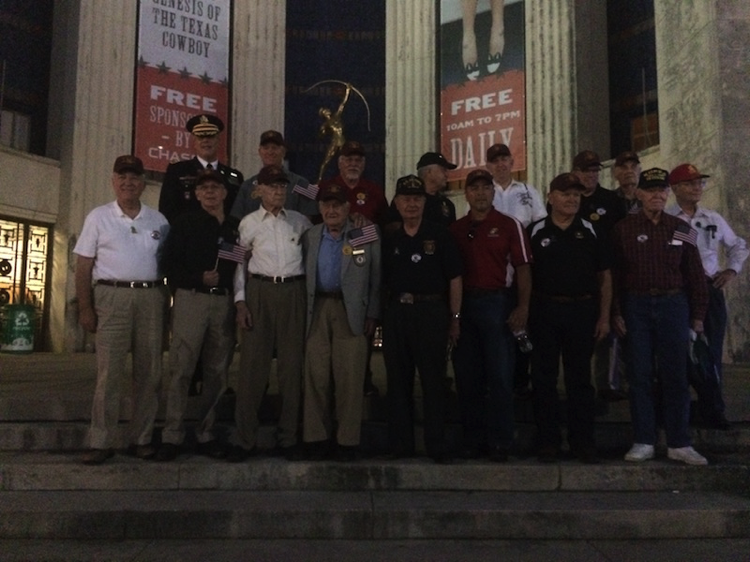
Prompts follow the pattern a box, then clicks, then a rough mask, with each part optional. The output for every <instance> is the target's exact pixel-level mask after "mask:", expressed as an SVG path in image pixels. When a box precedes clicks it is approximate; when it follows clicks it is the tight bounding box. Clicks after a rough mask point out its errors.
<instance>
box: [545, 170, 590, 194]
mask: <svg viewBox="0 0 750 562" xmlns="http://www.w3.org/2000/svg"><path fill="white" fill-rule="evenodd" d="M569 189H578V190H580V191H586V187H585V186H584V185H583V184H582V183H581V180H579V179H578V176H576V175H575V174H571V173H570V172H567V173H565V174H560V175H559V176H557V177H556V178H555V179H553V180H552V181H551V182H550V184H549V190H550V191H568V190H569Z"/></svg>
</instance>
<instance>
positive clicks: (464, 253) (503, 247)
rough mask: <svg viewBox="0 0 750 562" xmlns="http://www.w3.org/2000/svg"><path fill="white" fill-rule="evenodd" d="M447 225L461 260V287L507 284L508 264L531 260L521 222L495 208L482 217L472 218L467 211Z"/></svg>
mask: <svg viewBox="0 0 750 562" xmlns="http://www.w3.org/2000/svg"><path fill="white" fill-rule="evenodd" d="M449 228H450V231H451V234H453V237H454V239H455V240H456V243H457V244H458V249H459V250H460V252H461V258H462V259H463V262H464V278H463V286H464V287H465V288H469V289H500V288H507V287H510V286H511V284H512V283H513V278H512V276H511V275H509V274H508V264H509V263H510V264H511V265H512V266H513V267H518V266H520V265H524V264H527V263H531V261H532V258H531V246H530V244H529V239H528V236H527V234H526V231H525V230H524V228H523V225H522V224H521V223H520V222H519V221H518V220H516V219H514V218H513V217H511V216H508V215H504V214H502V213H500V212H499V211H496V210H495V209H492V210H491V211H490V213H489V214H488V215H487V218H485V219H484V220H483V221H474V220H473V219H472V218H471V214H469V215H467V216H465V217H463V218H461V219H459V220H457V221H456V222H454V223H453V224H452V225H450V227H449Z"/></svg>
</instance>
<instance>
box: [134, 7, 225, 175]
mask: <svg viewBox="0 0 750 562" xmlns="http://www.w3.org/2000/svg"><path fill="white" fill-rule="evenodd" d="M230 12H231V0H140V17H139V30H138V68H137V72H136V103H135V112H136V115H135V154H136V156H138V157H140V158H141V159H142V160H143V164H144V166H145V167H146V169H147V170H151V171H156V172H163V171H164V170H165V169H166V167H167V165H168V164H169V163H170V162H177V161H178V160H186V159H189V158H191V157H192V156H193V149H192V140H191V135H190V133H188V132H187V131H186V130H185V122H186V121H187V120H188V119H190V118H191V117H193V116H194V115H197V114H200V113H210V114H213V115H217V116H218V117H219V118H220V119H221V120H222V121H224V123H225V124H226V123H228V122H229V115H228V110H229V78H230V76H229V36H230V19H231V18H230ZM227 145H228V143H226V142H225V143H221V145H220V148H219V160H221V161H223V162H226V161H227V160H228V159H227V154H226V146H227Z"/></svg>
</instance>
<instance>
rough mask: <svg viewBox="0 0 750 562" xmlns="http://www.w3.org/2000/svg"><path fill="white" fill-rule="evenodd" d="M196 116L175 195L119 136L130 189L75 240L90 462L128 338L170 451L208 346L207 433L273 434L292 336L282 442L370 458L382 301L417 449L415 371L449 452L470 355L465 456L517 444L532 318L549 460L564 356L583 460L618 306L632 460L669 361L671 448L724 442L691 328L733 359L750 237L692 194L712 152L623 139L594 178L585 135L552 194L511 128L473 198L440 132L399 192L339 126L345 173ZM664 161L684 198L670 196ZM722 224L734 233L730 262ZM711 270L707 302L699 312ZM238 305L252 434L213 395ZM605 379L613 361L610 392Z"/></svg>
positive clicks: (665, 396) (395, 390)
mask: <svg viewBox="0 0 750 562" xmlns="http://www.w3.org/2000/svg"><path fill="white" fill-rule="evenodd" d="M186 127H187V129H188V130H189V131H190V132H191V133H192V134H193V135H194V138H195V143H194V146H195V151H196V157H195V158H193V159H192V160H189V161H185V162H179V163H175V164H171V165H170V166H169V168H168V169H167V172H166V174H165V179H164V184H163V186H162V191H161V196H160V203H159V207H160V211H161V213H159V212H156V211H155V210H152V209H150V208H148V207H147V206H146V205H144V204H142V203H141V202H140V195H141V194H142V192H143V189H144V187H145V184H144V179H143V174H144V170H143V164H142V163H141V161H140V160H139V159H138V158H136V157H134V156H121V157H119V158H118V159H117V160H116V161H115V166H114V170H113V176H112V183H113V187H114V191H115V196H116V201H115V202H113V203H110V204H108V205H105V206H103V207H99V208H97V209H95V210H94V211H92V212H91V213H90V214H89V216H88V217H87V218H86V221H85V224H84V228H83V231H82V233H81V237H80V239H79V241H78V244H77V245H76V248H75V250H74V251H75V253H76V254H77V255H78V263H77V270H76V292H77V298H78V306H79V315H80V323H81V325H82V326H83V327H84V328H85V329H86V330H88V331H92V332H93V331H95V332H96V347H97V363H98V378H97V388H96V393H95V397H94V406H93V410H92V424H91V432H90V441H91V450H90V451H89V452H88V453H87V454H86V456H85V457H84V462H86V463H89V464H100V463H102V462H104V461H106V460H107V459H108V458H109V457H111V456H112V454H113V449H114V442H115V435H114V433H115V429H116V424H117V421H118V419H119V404H120V390H121V387H122V383H123V381H124V379H125V369H124V365H125V359H126V355H127V353H128V351H129V350H131V351H132V353H133V386H134V400H133V404H134V411H133V414H132V421H131V426H132V435H131V437H130V439H131V443H132V449H133V453H134V454H135V455H136V456H138V457H140V458H152V457H155V458H156V459H157V460H160V461H171V460H173V459H175V458H176V457H177V456H178V455H179V454H180V452H181V450H182V448H183V447H184V446H185V439H186V432H185V427H184V418H185V414H186V408H187V404H188V394H189V388H190V385H191V379H192V378H193V376H194V372H195V371H196V368H197V369H198V370H200V371H201V373H202V379H203V381H202V391H201V393H200V396H199V398H198V400H197V403H198V409H197V412H196V414H197V417H198V420H199V421H198V424H197V426H196V428H195V440H196V446H195V450H196V452H198V453H199V454H205V455H208V456H210V457H212V458H226V459H227V460H229V461H232V462H241V461H244V460H246V459H248V458H250V457H251V456H253V455H255V454H256V453H257V451H258V445H257V442H258V428H259V413H260V407H261V403H262V400H263V397H264V395H265V393H266V391H267V388H268V384H269V377H270V374H271V372H272V364H273V359H274V358H276V362H275V365H276V378H277V380H278V392H279V397H280V403H281V406H280V415H279V420H278V430H277V435H276V443H277V447H276V452H277V453H278V454H280V455H283V456H285V457H286V458H287V459H289V460H296V459H299V458H302V457H303V456H307V457H310V458H328V457H329V456H335V457H336V458H339V459H341V460H353V459H355V458H356V457H357V448H358V445H359V442H360V425H361V419H362V408H363V394H366V393H368V392H372V389H373V385H372V382H371V380H368V372H369V368H368V367H369V353H370V350H371V338H372V335H373V333H374V331H375V328H376V325H377V324H378V322H379V321H380V320H381V318H382V326H383V355H384V360H385V365H386V371H387V402H388V430H389V431H388V438H389V449H390V454H391V455H392V456H394V457H404V456H411V455H413V454H414V453H415V439H414V428H413V411H414V405H413V386H414V380H415V375H416V372H418V373H419V379H420V382H421V385H422V390H423V401H424V428H425V433H424V440H425V449H426V452H427V454H428V455H429V456H430V457H431V458H432V459H433V460H434V461H435V462H438V463H445V462H450V461H451V460H452V457H453V456H454V454H455V453H456V451H453V450H451V449H450V448H449V447H448V445H447V442H446V439H445V411H446V403H447V388H446V384H445V381H446V363H447V361H448V358H449V357H451V356H452V360H453V366H454V371H455V379H456V390H457V394H458V399H459V405H460V409H461V416H462V423H463V429H464V443H463V447H462V450H461V451H460V454H461V456H463V457H466V458H479V457H482V456H486V457H488V458H489V459H490V460H492V461H496V462H503V461H506V460H507V459H508V457H509V455H510V454H511V451H512V447H513V439H514V414H513V389H514V370H515V367H514V365H515V364H516V356H519V355H520V356H523V354H521V353H519V350H518V349H516V347H517V346H516V343H515V338H526V337H528V338H530V340H531V342H532V343H533V350H532V351H531V354H530V357H531V382H532V386H533V403H534V412H535V417H536V422H537V427H538V455H539V459H540V460H541V461H543V462H551V461H554V460H556V459H557V458H558V456H559V454H560V451H561V444H562V434H561V431H560V426H559V421H558V408H559V404H558V395H557V378H558V370H559V364H560V358H561V357H562V365H563V371H564V381H565V385H566V394H567V404H568V412H567V414H568V415H567V419H568V435H567V438H568V444H569V446H570V450H571V451H572V453H573V454H574V455H575V456H577V457H578V458H579V459H580V460H581V461H582V462H587V463H588V462H597V453H596V446H595V442H594V397H595V392H594V387H593V385H592V382H591V360H592V356H593V355H595V350H597V349H601V350H602V351H601V355H602V356H604V354H606V355H607V358H608V356H609V346H611V345H612V344H611V337H610V326H612V327H613V330H614V332H615V333H616V334H617V336H618V338H620V339H621V340H622V343H623V347H624V350H625V357H626V365H627V377H628V382H629V387H630V404H631V414H632V418H633V426H634V440H635V443H634V445H633V447H632V449H631V450H630V451H629V452H628V454H627V455H626V457H625V458H626V460H632V461H641V460H646V459H648V458H651V457H653V455H654V444H655V440H656V423H655V419H656V414H655V406H654V403H653V396H654V394H653V391H652V386H653V384H654V381H655V379H657V378H658V381H659V383H660V387H659V388H660V389H661V393H662V394H661V396H662V407H663V410H664V415H663V418H664V425H665V429H666V434H667V446H668V456H669V457H670V458H673V459H675V460H678V461H682V462H686V463H689V464H705V463H706V460H705V458H703V457H702V456H701V455H700V454H698V453H697V452H696V451H695V450H694V449H692V447H691V446H690V436H689V431H688V417H687V416H688V414H689V405H690V394H689V389H688V383H687V375H686V369H687V352H688V340H689V336H688V332H689V330H690V329H692V330H693V331H694V332H695V333H696V334H698V335H700V334H702V333H703V332H704V324H703V320H704V317H705V318H706V326H705V331H706V335H707V337H708V341H709V343H710V347H711V350H712V351H713V353H714V355H715V357H716V358H717V362H718V364H719V365H720V360H721V352H722V348H721V345H722V341H723V330H724V329H725V327H726V309H725V305H724V303H723V300H722V299H723V293H722V288H723V287H724V286H725V285H726V283H727V282H729V281H731V279H732V277H733V276H734V275H736V274H737V273H738V272H739V271H740V269H741V267H742V264H743V262H744V260H745V259H746V258H747V255H748V252H747V249H746V247H745V243H744V241H743V240H742V239H740V238H738V237H736V236H735V235H734V233H733V232H732V230H731V228H729V226H728V225H727V224H726V222H725V221H723V219H721V217H720V216H719V215H718V214H716V213H714V212H712V211H707V210H704V209H702V208H699V207H698V201H699V200H700V194H701V192H702V186H703V183H702V182H704V181H705V179H704V178H706V177H707V176H705V175H703V174H700V173H699V172H698V171H697V170H696V169H695V168H694V167H693V166H690V165H682V166H679V167H677V168H675V170H673V171H672V173H671V174H669V173H668V172H666V171H664V170H659V169H656V168H654V169H651V170H646V171H645V172H643V173H640V168H639V166H640V162H639V159H638V155H637V154H636V153H633V152H626V153H623V154H621V155H620V156H618V158H617V159H616V162H615V174H616V177H617V178H618V181H619V183H620V187H619V188H618V190H617V191H610V190H606V189H604V188H602V187H601V186H600V185H599V181H598V175H599V170H600V169H601V162H600V160H599V158H598V156H597V155H596V154H595V153H593V152H591V151H584V152H582V153H580V154H578V155H577V156H576V157H575V159H574V161H573V166H572V172H571V173H565V174H561V175H559V176H557V177H556V178H554V180H553V181H552V182H551V183H550V185H549V193H548V199H547V205H546V207H545V204H544V202H543V200H542V197H541V195H540V194H539V192H538V191H537V190H536V189H535V188H534V187H532V186H530V185H528V184H525V183H522V182H518V181H516V180H515V179H514V178H513V174H512V169H513V157H512V155H511V152H510V150H509V149H508V147H507V146H506V145H504V144H496V145H493V146H491V147H490V148H489V149H488V150H487V154H486V160H487V166H486V169H485V168H481V169H476V170H473V171H471V172H470V173H469V175H468V177H467V178H466V181H465V186H464V194H465V198H466V202H467V204H468V212H467V213H466V216H463V217H462V218H459V219H458V220H457V219H456V215H457V213H456V210H455V206H454V204H453V203H452V202H451V201H450V199H448V198H447V197H446V196H445V194H444V193H443V191H444V190H445V187H446V184H447V171H448V170H450V169H455V165H454V164H451V163H450V162H448V161H447V160H446V159H445V157H444V156H443V155H442V154H440V153H437V152H428V153H426V154H424V155H423V156H422V157H421V158H420V160H419V162H418V163H417V170H416V171H417V175H409V176H405V177H402V178H400V179H399V180H398V182H397V185H396V194H395V196H394V198H393V201H392V203H391V206H390V208H389V206H388V204H387V201H386V199H385V196H384V193H383V190H382V188H380V187H379V186H377V185H376V184H373V183H371V182H368V181H367V180H365V179H364V178H363V177H362V176H363V172H364V168H365V161H366V157H365V151H364V148H363V146H362V145H361V144H360V143H358V142H356V141H348V142H347V143H345V144H344V145H343V146H342V148H341V150H340V152H339V157H338V166H339V172H340V173H339V174H338V175H337V176H336V177H333V178H331V179H329V180H325V181H323V182H321V183H320V185H310V183H309V182H308V181H307V180H305V179H304V178H302V177H301V176H298V175H296V174H293V173H292V172H290V171H289V170H287V169H285V168H284V165H283V162H284V157H285V151H286V147H285V143H284V139H283V136H282V135H281V133H279V132H277V131H266V132H264V133H263V134H262V135H261V137H260V147H259V155H260V157H261V160H262V163H263V167H262V168H261V170H260V172H259V173H258V174H257V175H255V176H253V177H252V178H250V179H249V180H246V181H243V176H242V174H241V173H240V172H239V171H237V170H234V169H232V168H229V167H227V166H225V165H224V164H222V163H220V162H218V158H217V154H218V142H219V141H218V135H219V133H220V132H221V130H222V129H223V124H222V123H221V121H220V120H218V119H217V118H216V117H214V116H209V115H199V116H196V117H194V118H193V119H191V120H190V121H188V123H187V125H186ZM621 169H622V170H621ZM670 185H671V186H672V189H673V190H674V192H675V195H676V197H677V207H676V208H675V209H673V210H670V213H667V212H665V210H664V204H665V202H666V199H667V194H668V189H669V186H670ZM633 201H635V203H633ZM672 215H678V217H679V218H676V217H674V216H672ZM681 219H682V220H681ZM691 224H692V225H693V226H694V227H695V228H697V229H698V230H699V233H696V230H695V229H694V228H693V227H691ZM721 244H724V245H725V246H726V247H727V250H728V252H727V254H728V263H727V268H726V269H723V270H722V269H720V267H719V261H718V257H717V256H718V254H717V252H718V249H719V246H720V245H721ZM165 276H166V281H167V285H168V288H169V290H170V292H171V294H172V297H173V304H172V311H171V317H172V321H171V346H170V360H169V368H170V378H169V386H168V392H167V410H166V417H165V425H164V429H163V431H162V439H161V444H160V445H159V446H158V447H156V446H155V444H154V443H153V442H152V433H153V426H154V418H155V415H156V409H157V404H158V391H159V385H160V381H161V367H160V364H161V351H162V347H161V346H162V338H161V333H162V330H163V323H162V320H163V315H164V313H165V310H166V306H165V303H166V290H167V286H165V284H164V282H163V279H164V277H165ZM707 276H708V278H709V280H710V283H707V282H706V277H707ZM709 284H710V286H711V299H712V300H711V303H712V304H711V306H712V307H713V308H712V309H710V310H711V312H710V313H709V315H708V316H705V313H706V309H707V307H708V306H709V300H708V294H709V288H708V286H709ZM722 311H723V316H722V314H721V312H722ZM237 328H239V333H240V338H241V342H240V367H239V376H238V380H237V386H236V409H235V422H236V426H237V434H236V442H235V443H234V444H233V445H232V446H229V445H227V444H226V443H224V442H223V440H221V439H219V438H218V436H217V435H216V433H215V431H214V419H215V407H216V405H217V403H218V401H219V399H220V397H221V396H222V394H223V393H224V392H225V390H226V385H227V370H228V367H229V364H230V362H231V358H232V356H233V350H234V345H235V336H236V333H237V331H238V330H237ZM527 332H528V335H527ZM654 366H655V367H656V370H654ZM607 370H610V369H607ZM610 378H611V377H610ZM609 383H610V381H609V380H608V379H606V378H605V380H604V381H602V382H600V392H601V390H602V388H603V387H604V388H607V386H608V385H609ZM363 389H364V393H363ZM609 390H612V388H611V385H609ZM711 392H712V395H711V396H700V399H701V401H702V404H703V406H702V411H703V412H704V415H705V417H706V420H707V421H708V422H709V423H711V424H714V425H717V426H724V425H726V423H727V422H726V419H725V417H724V412H723V401H722V400H721V392H720V385H714V387H713V388H712V391H711ZM300 412H302V417H301V419H300ZM300 422H301V423H300ZM300 425H301V427H302V435H301V436H300V435H299V427H300ZM300 437H301V439H300Z"/></svg>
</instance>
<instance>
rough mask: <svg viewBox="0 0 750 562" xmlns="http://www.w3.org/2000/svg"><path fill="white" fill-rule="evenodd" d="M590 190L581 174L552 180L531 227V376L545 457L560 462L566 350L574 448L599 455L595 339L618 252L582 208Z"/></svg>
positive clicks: (600, 335)
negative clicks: (545, 210) (541, 214)
mask: <svg viewBox="0 0 750 562" xmlns="http://www.w3.org/2000/svg"><path fill="white" fill-rule="evenodd" d="M583 190H584V187H583V184H581V182H580V181H579V179H578V178H577V177H576V176H575V175H573V174H570V173H567V174H560V175H559V176H557V177H556V178H555V179H554V180H552V182H551V183H550V186H549V194H548V201H549V205H550V214H549V216H547V218H545V219H542V220H540V221H537V222H535V223H532V224H531V225H529V227H528V233H529V238H530V240H531V250H532V252H533V254H534V263H533V264H532V265H531V274H532V277H533V280H534V292H533V294H532V297H531V307H530V311H529V334H530V335H531V339H532V340H533V341H534V344H535V345H534V351H533V353H532V358H531V380H532V382H533V385H534V417H535V419H536V424H537V429H538V432H539V438H538V445H539V452H538V454H539V460H540V461H541V462H554V461H555V460H557V457H558V455H559V454H560V443H561V440H562V439H561V434H560V424H559V412H558V410H559V408H560V404H559V400H558V395H557V378H558V372H559V369H560V357H561V356H562V364H563V371H564V380H565V392H566V396H567V414H568V415H567V421H568V444H569V445H570V450H571V452H572V453H573V454H574V455H575V456H576V457H578V459H579V460H580V461H581V462H584V463H595V462H597V455H596V448H595V444H594V387H593V386H592V384H591V355H592V353H593V352H594V342H595V341H601V340H603V339H604V338H606V337H607V334H609V320H610V307H611V304H612V276H611V273H610V258H611V256H610V254H611V252H610V249H609V246H608V245H606V244H605V243H604V241H603V240H602V239H601V238H600V237H598V236H597V235H596V233H595V231H594V228H593V227H592V226H591V223H590V222H588V221H586V220H583V219H581V218H580V217H579V216H577V213H578V206H579V205H580V203H581V193H582V192H583Z"/></svg>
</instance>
